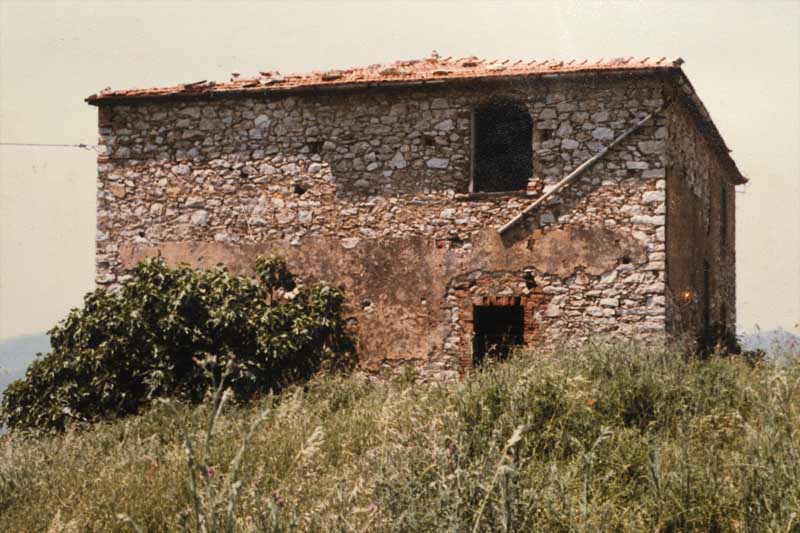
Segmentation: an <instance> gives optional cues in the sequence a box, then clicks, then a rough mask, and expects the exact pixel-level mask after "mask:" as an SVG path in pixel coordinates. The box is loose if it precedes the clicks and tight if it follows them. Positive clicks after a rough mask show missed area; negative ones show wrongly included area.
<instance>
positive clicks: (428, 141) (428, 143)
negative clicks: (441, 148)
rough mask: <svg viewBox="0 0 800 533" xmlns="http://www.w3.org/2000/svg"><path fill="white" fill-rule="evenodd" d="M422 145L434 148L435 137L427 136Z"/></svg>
mask: <svg viewBox="0 0 800 533" xmlns="http://www.w3.org/2000/svg"><path fill="white" fill-rule="evenodd" d="M422 144H424V145H425V146H433V145H434V140H433V136H432V135H425V136H424V137H423V138H422Z"/></svg>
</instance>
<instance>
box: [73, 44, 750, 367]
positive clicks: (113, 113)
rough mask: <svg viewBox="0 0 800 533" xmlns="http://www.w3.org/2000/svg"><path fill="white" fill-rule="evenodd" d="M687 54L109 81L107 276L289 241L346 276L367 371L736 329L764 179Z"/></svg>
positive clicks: (101, 198) (290, 253)
mask: <svg viewBox="0 0 800 533" xmlns="http://www.w3.org/2000/svg"><path fill="white" fill-rule="evenodd" d="M681 63H682V61H681V60H680V59H678V60H675V61H669V60H666V59H664V58H661V59H653V58H645V59H632V58H631V59H614V60H600V61H592V62H588V61H570V62H561V61H558V62H556V61H530V62H522V61H517V62H512V61H503V62H500V61H484V60H479V59H476V58H472V57H471V58H462V59H453V58H442V57H439V56H438V55H436V54H435V53H434V54H433V55H432V56H431V57H429V58H426V59H421V60H412V61H398V62H395V63H392V64H389V65H374V66H370V67H366V68H356V69H349V70H335V71H327V72H317V73H310V74H306V75H298V76H282V75H280V74H279V73H277V72H261V73H260V74H259V75H258V76H255V77H242V76H240V75H238V74H234V75H233V77H232V79H231V80H230V81H229V82H226V83H214V82H205V81H203V82H196V83H188V84H184V85H178V86H174V87H167V88H159V89H135V90H125V91H111V90H106V91H103V92H101V93H100V94H98V95H92V96H90V97H89V98H87V102H89V103H90V104H92V105H95V106H97V107H98V111H99V145H100V155H99V157H98V197H97V284H98V285H99V286H105V287H110V288H114V287H116V286H118V285H119V284H120V283H122V282H124V281H125V280H126V278H127V276H128V274H127V273H128V272H129V270H130V269H131V268H132V267H133V266H134V265H135V264H136V263H137V262H139V261H140V260H142V259H144V258H146V257H150V256H154V255H161V256H163V257H164V258H165V259H166V260H167V261H168V262H169V263H172V264H175V263H180V262H185V263H189V264H192V265H195V266H204V267H210V266H213V265H215V264H217V263H220V262H221V263H224V264H226V265H227V266H228V267H229V268H230V269H231V270H232V271H234V272H247V270H248V269H249V268H250V267H251V265H252V264H253V260H254V258H255V257H256V256H257V255H259V254H267V253H277V254H281V255H283V256H285V257H286V258H287V259H288V261H289V263H290V266H291V268H292V269H293V270H295V271H296V272H299V273H300V274H302V275H303V276H304V278H305V279H307V280H314V279H326V280H329V281H333V282H341V283H343V284H344V285H345V287H346V290H347V294H348V296H349V304H348V307H349V312H350V313H351V315H352V317H353V320H354V322H355V323H356V324H357V331H358V332H359V333H360V335H359V337H360V340H359V343H360V351H361V356H362V362H363V366H364V368H365V369H368V370H380V369H385V368H390V369H391V368H396V367H398V366H399V365H400V364H402V363H414V364H416V365H417V367H418V368H419V369H420V370H421V371H422V372H423V373H428V374H437V375H445V376H446V375H454V374H455V373H458V372H462V371H464V370H465V369H469V368H470V367H471V366H472V365H473V364H474V363H475V362H478V361H480V360H481V359H482V358H483V357H484V356H485V355H486V353H487V351H492V350H498V351H499V352H500V353H503V352H504V351H505V350H506V349H508V347H509V346H510V345H514V344H519V343H527V344H537V343H554V342H560V341H570V342H579V341H581V340H584V339H586V338H587V337H588V336H589V335H592V334H601V333H602V334H616V335H622V336H626V337H627V336H640V337H645V336H663V335H667V334H672V335H691V336H695V335H698V334H701V333H703V332H704V331H709V330H710V329H711V328H712V327H713V326H715V325H718V326H721V327H724V328H729V329H734V327H735V271H734V265H735V247H734V244H735V243H734V212H735V210H734V207H735V195H734V185H736V184H741V183H744V182H745V181H746V180H745V178H744V177H743V176H742V174H741V173H740V172H739V170H738V169H737V167H736V165H735V163H734V162H733V160H732V159H731V157H730V155H729V150H728V149H727V148H726V146H725V143H724V142H723V140H722V138H721V136H720V134H719V132H718V131H717V129H716V127H715V126H714V124H713V123H712V122H711V119H710V117H709V115H708V112H707V111H706V109H705V107H704V106H703V104H702V103H701V101H700V100H699V99H698V97H697V96H696V94H695V92H694V90H693V88H692V86H691V84H690V83H689V81H688V79H687V78H686V75H685V74H684V72H683V71H682V69H681V66H680V65H681ZM621 137H623V138H621ZM609 147H610V149H609ZM586 161H590V164H584V163H585V162H586ZM576 171H577V172H576ZM564 178H568V179H566V180H564ZM534 202H536V205H533V207H532V208H530V206H531V204H533V203H534ZM526 208H528V209H527V211H526V213H525V214H524V215H523V216H519V215H520V214H521V212H522V211H523V210H525V209H526Z"/></svg>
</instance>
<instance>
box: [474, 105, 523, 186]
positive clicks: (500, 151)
mask: <svg viewBox="0 0 800 533" xmlns="http://www.w3.org/2000/svg"><path fill="white" fill-rule="evenodd" d="M473 131H474V144H473V149H474V162H475V166H474V169H473V191H474V192H502V191H518V190H525V189H527V187H528V180H529V179H530V178H531V176H532V175H533V147H532V146H531V141H532V135H533V120H532V119H531V115H530V113H528V110H527V109H525V107H523V106H521V105H519V104H515V103H513V102H509V101H499V102H489V103H486V104H483V105H480V106H478V107H476V108H475V113H474V130H473Z"/></svg>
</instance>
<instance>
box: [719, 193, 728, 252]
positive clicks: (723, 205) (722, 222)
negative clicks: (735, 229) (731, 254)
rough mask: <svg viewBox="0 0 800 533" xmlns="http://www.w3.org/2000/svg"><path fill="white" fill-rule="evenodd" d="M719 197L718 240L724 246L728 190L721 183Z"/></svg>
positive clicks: (725, 243)
mask: <svg viewBox="0 0 800 533" xmlns="http://www.w3.org/2000/svg"><path fill="white" fill-rule="evenodd" d="M720 199H721V200H722V201H721V202H720V203H721V205H720V233H721V234H722V235H720V237H721V238H720V240H721V241H722V247H723V248H725V247H726V246H727V245H728V191H727V190H725V185H724V184H723V185H722V186H721V187H720Z"/></svg>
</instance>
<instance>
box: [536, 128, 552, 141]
mask: <svg viewBox="0 0 800 533" xmlns="http://www.w3.org/2000/svg"><path fill="white" fill-rule="evenodd" d="M539 131H541V132H542V133H541V135H542V137H541V138H542V142H545V141H549V140H550V139H552V138H553V130H539Z"/></svg>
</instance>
